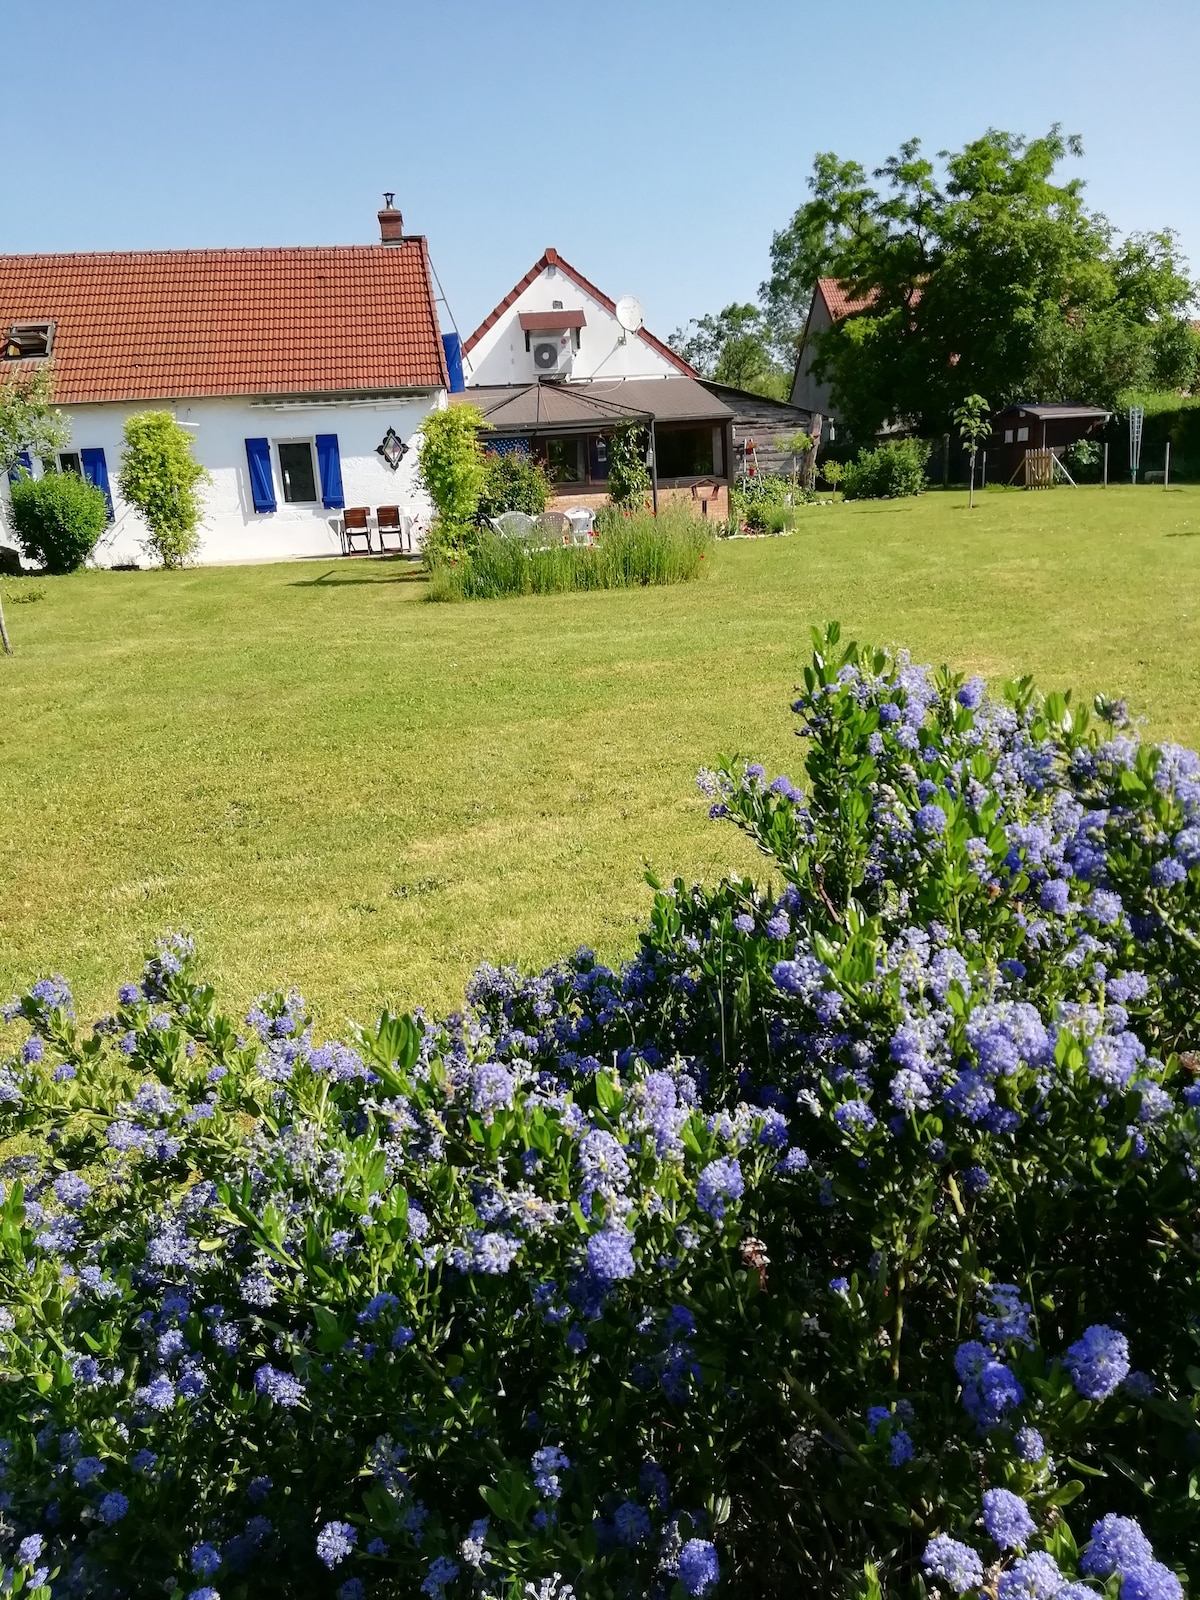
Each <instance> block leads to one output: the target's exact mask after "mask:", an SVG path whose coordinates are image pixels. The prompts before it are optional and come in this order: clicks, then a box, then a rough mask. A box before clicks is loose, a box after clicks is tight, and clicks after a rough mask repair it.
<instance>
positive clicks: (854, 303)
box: [817, 278, 875, 322]
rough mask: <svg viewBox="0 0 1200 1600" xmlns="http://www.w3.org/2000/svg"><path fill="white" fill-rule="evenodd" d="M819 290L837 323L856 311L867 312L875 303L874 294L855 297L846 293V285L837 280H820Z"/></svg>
mask: <svg viewBox="0 0 1200 1600" xmlns="http://www.w3.org/2000/svg"><path fill="white" fill-rule="evenodd" d="M817 288H818V289H819V290H820V291H821V295H822V297H823V298H824V301H825V304H826V306H827V307H828V308H829V315H830V316H831V317H832V318H833V320H834V321H835V322H840V321H841V320H842V318H843V317H849V316H851V315H853V313H854V312H855V311H865V310H866V309H867V307H868V306H869V305H871V304H872V303H873V302H874V299H875V296H874V295H873V294H869V295H863V296H861V297H860V296H855V295H851V294H847V293H846V288H845V285H844V284H841V283H839V282H838V280H837V279H836V278H818V279H817Z"/></svg>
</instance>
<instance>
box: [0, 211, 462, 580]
mask: <svg viewBox="0 0 1200 1600" xmlns="http://www.w3.org/2000/svg"><path fill="white" fill-rule="evenodd" d="M379 224H380V242H379V243H378V244H373V245H342V246H334V247H329V248H324V247H316V248H309V247H300V248H286V249H251V250H170V251H130V252H124V251H123V252H119V253H114V254H95V255H91V254H89V255H43V256H0V335H3V334H5V333H6V332H7V335H8V343H7V344H6V345H4V346H0V364H7V363H9V362H13V363H18V362H19V363H26V362H31V361H39V360H46V359H51V360H52V361H53V363H54V372H55V400H56V402H57V404H58V405H59V407H60V408H61V410H62V411H63V413H64V414H65V415H66V417H67V419H68V421H69V423H70V427H71V440H70V444H69V445H68V447H67V448H66V449H65V450H64V451H62V452H61V453H60V454H59V455H58V457H57V459H56V460H55V461H49V462H32V463H30V467H31V470H32V471H33V473H34V475H35V476H38V475H40V474H41V473H42V472H43V471H47V470H50V471H54V470H64V469H65V470H71V471H81V472H82V473H83V474H84V476H86V477H88V478H90V479H91V481H92V482H93V483H96V484H98V485H99V486H100V487H101V488H103V489H104V490H105V492H106V493H107V495H108V496H109V504H110V507H111V510H112V525H111V530H110V533H109V536H108V537H107V538H106V539H105V540H104V541H102V544H101V547H100V549H99V550H98V552H97V560H98V561H100V562H102V563H103V564H105V565H116V564H121V563H127V562H135V561H137V560H138V558H139V556H141V555H142V541H143V540H144V538H145V536H146V530H145V528H144V526H143V524H142V523H141V520H140V518H139V517H138V515H137V513H136V512H134V511H133V510H132V508H130V507H128V506H126V505H125V504H124V503H123V502H122V500H121V497H120V494H119V492H118V490H117V476H118V473H119V471H120V463H121V451H122V445H123V437H122V430H123V427H124V423H125V420H126V418H127V417H129V416H130V415H131V414H133V413H134V412H137V411H145V410H150V409H157V408H163V409H166V410H169V411H170V412H171V413H172V414H173V415H174V416H175V417H176V418H177V419H178V420H179V421H180V422H181V423H182V424H183V425H184V426H185V427H186V428H187V429H188V430H189V432H190V433H191V436H192V439H193V442H194V443H193V449H194V454H195V456H196V459H197V460H198V461H199V462H201V463H202V464H203V465H204V466H205V467H206V468H207V469H208V471H209V472H210V473H211V475H212V483H211V484H210V485H208V486H207V487H206V488H205V489H204V519H203V527H202V544H201V548H200V553H199V559H200V560H201V561H206V562H224V561H264V560H280V559H283V558H288V557H295V556H317V555H331V554H334V553H336V552H337V551H338V550H339V549H340V537H339V528H340V512H341V510H342V508H343V507H345V506H356V505H362V506H370V507H372V508H374V507H377V506H379V505H381V504H382V505H399V507H400V508H401V510H402V511H403V512H405V513H407V514H408V515H410V516H412V517H413V518H414V519H415V520H416V521H417V524H418V527H419V526H420V525H421V524H425V525H427V524H428V520H429V516H430V512H431V507H430V505H429V501H428V497H427V496H426V494H425V493H424V491H423V490H422V489H421V488H419V486H418V482H417V472H416V469H417V451H416V449H415V448H414V447H413V445H414V436H415V435H416V434H417V433H418V432H419V429H420V426H421V423H422V420H423V419H424V418H425V417H426V416H427V415H428V413H429V412H430V411H431V410H432V409H434V408H439V407H442V406H444V405H445V403H446V392H447V388H448V382H449V380H448V377H447V369H446V352H445V350H444V348H443V341H442V336H441V334H440V332H439V328H438V319H437V312H436V309H435V305H434V295H433V289H432V286H431V278H430V268H429V260H428V254H427V251H426V245H425V240H424V239H423V238H420V237H416V236H413V237H405V235H404V233H403V221H402V218H401V215H400V213H399V211H397V210H395V208H394V207H393V206H392V205H391V204H390V196H389V197H388V204H387V205H386V206H385V208H384V210H382V211H381V212H380V213H379Z"/></svg>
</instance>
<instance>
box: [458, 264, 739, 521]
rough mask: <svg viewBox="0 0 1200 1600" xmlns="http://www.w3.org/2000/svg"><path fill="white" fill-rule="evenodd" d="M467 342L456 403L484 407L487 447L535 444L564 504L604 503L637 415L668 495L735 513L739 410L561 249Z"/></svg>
mask: <svg viewBox="0 0 1200 1600" xmlns="http://www.w3.org/2000/svg"><path fill="white" fill-rule="evenodd" d="M637 320H638V319H637V318H636V317H634V318H630V317H629V316H628V315H626V321H627V322H631V321H632V322H635V323H636V322H637ZM462 348H463V364H464V372H465V380H466V390H465V392H464V393H463V394H461V395H457V394H456V395H453V396H452V397H451V398H452V400H454V401H459V400H463V401H469V402H470V403H471V404H473V405H477V406H478V407H479V408H480V410H481V411H482V412H483V415H484V418H485V420H486V421H487V422H488V424H489V433H488V434H487V435H486V439H485V442H486V444H487V447H488V448H490V449H493V450H503V449H526V450H529V451H530V452H531V453H532V454H534V455H536V456H537V457H538V458H539V459H541V460H542V461H544V462H545V464H546V467H547V470H548V472H549V474H550V476H551V478H552V479H553V481H554V484H555V494H554V498H553V501H552V504H553V505H554V506H556V507H566V506H572V505H591V506H597V505H601V504H603V503H604V501H605V500H606V499H607V497H608V488H607V481H608V454H607V450H608V446H607V441H608V438H609V437H610V435H611V434H612V432H613V429H614V428H615V427H618V426H620V425H621V424H622V423H624V422H628V421H637V422H641V423H643V424H644V425H645V426H646V428H647V430H648V431H649V432H650V433H651V434H652V436H653V441H654V448H653V457H654V465H655V469H656V472H657V480H658V492H659V496H660V498H663V499H685V500H687V501H688V502H689V503H692V504H694V505H695V507H696V509H697V510H698V511H700V512H702V513H703V514H705V515H710V516H715V517H724V516H727V515H728V509H729V480H730V477H731V475H732V474H733V473H735V472H736V460H735V455H734V448H733V432H732V430H733V423H734V411H733V409H732V408H731V407H730V406H728V405H726V404H725V402H724V401H723V400H721V399H719V398H718V397H717V396H716V395H715V394H714V393H713V392H712V391H711V390H710V389H708V388H706V387H705V386H704V385H703V384H702V383H700V382H698V381H697V377H696V374H695V372H694V371H693V369H692V368H691V367H690V366H689V365H688V363H687V362H686V361H685V360H684V359H683V357H682V356H679V355H676V353H675V352H674V351H673V350H672V349H670V347H669V346H667V345H665V344H664V343H663V342H662V340H660V339H656V338H655V337H654V335H653V334H652V333H649V332H648V331H647V330H646V329H645V328H643V327H640V326H635V327H625V326H622V323H621V321H620V320H619V318H618V303H617V302H616V301H614V300H612V299H610V297H609V296H608V295H606V294H605V293H604V292H603V290H601V289H598V288H597V287H596V285H595V284H594V283H591V282H590V281H589V280H588V279H587V278H585V277H584V276H583V274H582V273H580V272H578V271H576V269H575V268H574V267H572V266H571V265H570V263H569V262H567V261H564V260H563V258H562V256H561V255H559V253H558V251H557V250H547V251H546V252H545V253H544V254H543V255H542V257H541V258H540V260H538V261H537V262H535V263H534V265H533V266H532V267H531V268H530V270H529V271H528V272H527V273H526V274H525V276H524V277H523V278H522V279H521V281H520V282H519V283H518V284H517V285H516V286H515V287H514V288H513V289H512V291H511V292H510V293H509V294H507V295H506V296H505V297H504V299H503V300H502V301H501V302H500V304H499V305H498V306H497V307H496V309H495V310H494V311H493V312H492V313H491V314H490V315H489V316H488V317H486V318H485V319H484V321H483V322H482V323H481V324H480V325H479V327H478V328H477V329H476V330H475V332H474V333H473V334H471V336H470V338H469V339H467V340H466V341H465V343H464V344H463V347H462Z"/></svg>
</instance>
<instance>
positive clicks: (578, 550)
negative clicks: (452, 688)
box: [429, 507, 710, 600]
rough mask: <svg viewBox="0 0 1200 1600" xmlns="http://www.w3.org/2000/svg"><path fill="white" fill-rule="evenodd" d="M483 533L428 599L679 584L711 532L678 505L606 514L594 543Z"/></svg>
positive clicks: (446, 567) (701, 557) (443, 567)
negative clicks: (654, 511)
mask: <svg viewBox="0 0 1200 1600" xmlns="http://www.w3.org/2000/svg"><path fill="white" fill-rule="evenodd" d="M545 537H546V536H545V534H542V533H539V532H537V531H535V532H534V533H532V534H530V535H529V536H528V537H527V538H525V539H516V538H511V537H509V538H504V539H501V538H500V537H499V536H498V535H496V534H494V533H492V532H490V530H483V531H482V532H481V533H480V534H479V536H478V538H477V539H476V541H475V543H474V546H473V548H471V549H470V550H468V551H466V552H465V553H464V554H463V555H462V556H461V557H460V558H458V559H455V560H452V561H444V562H442V563H441V564H439V565H438V566H436V567H435V568H434V571H433V579H432V582H431V584H430V587H429V598H430V599H431V600H498V599H500V598H501V597H502V596H505V595H514V594H565V593H568V592H570V591H572V590H576V589H631V588H637V587H638V586H640V585H647V584H664V583H684V582H686V581H687V580H688V579H690V578H697V577H699V576H700V574H701V572H702V571H704V567H703V562H704V561H705V559H706V557H707V555H708V550H709V544H710V539H709V530H708V529H707V527H706V526H705V525H704V523H703V522H702V521H701V520H700V519H699V518H698V517H694V516H692V515H691V513H690V512H688V511H686V510H685V509H683V508H682V507H678V508H677V507H667V508H665V509H664V510H663V511H661V512H660V513H659V515H658V516H657V517H655V516H653V515H651V513H649V512H632V513H629V514H622V513H620V512H615V511H613V512H609V513H608V514H606V515H604V514H602V516H601V519H600V538H599V542H598V543H597V544H596V545H594V546H592V547H590V548H588V547H585V546H582V545H561V544H543V543H542V542H541V541H542V540H544V539H545Z"/></svg>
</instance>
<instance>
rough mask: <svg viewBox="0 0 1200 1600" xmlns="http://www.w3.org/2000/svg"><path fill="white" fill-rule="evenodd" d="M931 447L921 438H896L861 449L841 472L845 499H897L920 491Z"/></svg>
mask: <svg viewBox="0 0 1200 1600" xmlns="http://www.w3.org/2000/svg"><path fill="white" fill-rule="evenodd" d="M929 450H930V446H929V444H928V442H927V441H926V440H924V439H896V440H891V441H889V442H888V443H887V444H881V445H875V446H874V447H873V448H864V449H862V450H860V451H859V452H858V454H857V455H856V456H855V458H854V460H853V461H848V462H847V463H846V466H845V468H844V470H843V472H842V495H843V497H844V498H845V499H847V500H900V499H903V498H904V497H905V496H907V495H915V494H921V493H922V492H923V491H924V488H925V467H926V464H927V463H928V461H929Z"/></svg>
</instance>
